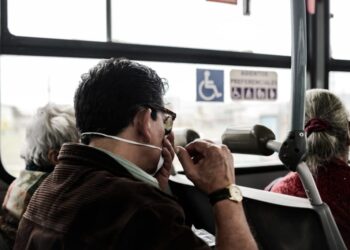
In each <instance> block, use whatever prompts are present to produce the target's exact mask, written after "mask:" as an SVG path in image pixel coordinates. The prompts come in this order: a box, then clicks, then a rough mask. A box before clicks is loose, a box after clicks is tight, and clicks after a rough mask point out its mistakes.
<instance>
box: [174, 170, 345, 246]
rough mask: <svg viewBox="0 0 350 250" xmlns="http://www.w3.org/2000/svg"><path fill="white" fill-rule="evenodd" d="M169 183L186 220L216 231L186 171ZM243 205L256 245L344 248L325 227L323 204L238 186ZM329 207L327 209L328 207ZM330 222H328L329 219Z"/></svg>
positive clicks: (208, 209)
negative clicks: (241, 194)
mask: <svg viewBox="0 0 350 250" xmlns="http://www.w3.org/2000/svg"><path fill="white" fill-rule="evenodd" d="M169 185H170V188H171V191H172V193H173V195H174V196H176V197H177V198H178V200H179V203H180V204H181V205H182V206H183V209H184V211H185V216H186V223H187V224H188V225H192V224H193V225H194V226H195V227H196V228H203V229H205V230H207V231H208V232H210V233H212V234H214V235H215V224H214V218H213V212H212V208H211V205H210V203H209V200H208V198H207V196H206V195H205V194H204V193H202V192H200V191H199V190H198V189H196V188H195V187H194V185H193V184H192V183H191V181H189V180H188V179H187V178H186V176H185V175H182V174H177V175H175V176H171V177H170V181H169ZM240 188H241V190H242V193H243V197H244V199H243V206H244V210H245V214H246V217H247V221H248V223H249V226H250V228H251V231H252V233H253V235H254V237H255V239H256V241H257V243H258V245H259V249H269V250H274V249H276V250H277V249H278V250H280V249H319V250H322V249H343V248H342V246H339V245H338V243H337V242H334V240H333V239H334V238H332V234H333V233H332V231H330V230H329V228H328V227H327V223H328V221H329V220H330V219H333V218H329V217H328V216H327V214H329V208H328V206H327V205H326V204H322V206H319V207H315V206H312V205H311V204H310V202H309V200H308V199H304V198H298V197H293V196H288V195H283V194H277V193H271V192H267V191H263V190H258V189H252V188H247V187H240ZM327 210H328V211H327ZM328 224H329V223H328Z"/></svg>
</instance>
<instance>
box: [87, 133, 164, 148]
mask: <svg viewBox="0 0 350 250" xmlns="http://www.w3.org/2000/svg"><path fill="white" fill-rule="evenodd" d="M84 135H99V136H103V137H107V138H111V139H115V140H118V141H122V142H126V143H130V144H134V145H137V146H146V147H149V148H154V149H158V150H160V151H162V148H161V147H157V146H154V145H150V144H144V143H140V142H136V141H131V140H128V139H124V138H121V137H118V136H112V135H106V134H103V133H99V132H85V133H81V136H84Z"/></svg>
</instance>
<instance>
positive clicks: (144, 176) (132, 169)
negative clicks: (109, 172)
mask: <svg viewBox="0 0 350 250" xmlns="http://www.w3.org/2000/svg"><path fill="white" fill-rule="evenodd" d="M95 148H96V149H98V150H100V151H102V152H104V153H106V154H108V155H109V156H111V157H112V158H113V159H114V160H116V161H117V162H119V163H120V164H121V165H122V166H123V167H124V168H125V169H126V170H127V171H128V172H129V173H130V174H131V175H132V176H134V177H135V178H136V179H138V180H140V181H143V182H145V183H148V184H150V185H152V186H154V187H156V188H159V183H158V181H157V179H156V178H154V177H153V176H151V175H150V174H148V173H146V172H145V171H143V170H142V169H141V168H139V167H138V166H136V165H135V164H134V163H132V162H130V161H128V160H126V159H124V158H122V157H121V156H119V155H116V154H113V153H112V152H109V151H107V150H104V149H102V148H97V147H95Z"/></svg>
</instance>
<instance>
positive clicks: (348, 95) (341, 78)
mask: <svg viewBox="0 0 350 250" xmlns="http://www.w3.org/2000/svg"><path fill="white" fill-rule="evenodd" d="M349 82H350V73H348V72H329V90H330V91H332V92H333V93H334V94H336V95H337V96H338V97H339V98H340V99H341V100H342V102H343V103H344V104H345V106H346V107H347V109H348V110H350V89H349V88H348V84H349ZM349 118H350V117H349Z"/></svg>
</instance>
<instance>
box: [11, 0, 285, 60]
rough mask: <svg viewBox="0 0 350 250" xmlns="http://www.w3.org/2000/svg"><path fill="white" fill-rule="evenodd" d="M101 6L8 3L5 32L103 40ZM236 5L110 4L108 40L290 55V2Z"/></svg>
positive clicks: (122, 0) (195, 0)
mask: <svg viewBox="0 0 350 250" xmlns="http://www.w3.org/2000/svg"><path fill="white" fill-rule="evenodd" d="M106 2H107V1H99V0H93V1H84V0H79V1H77V0H75V1H69V0H55V1H54V0H51V1H45V0H28V1H8V26H9V30H10V32H11V33H12V34H14V35H17V36H30V37H43V38H61V39H77V40H91V41H107V39H108V38H107V37H108V36H109V35H107V33H108V32H109V30H108V29H109V28H108V26H107V22H106V17H107V16H108V15H107V13H106V12H107V11H106ZM242 2H243V1H238V4H237V6H236V5H229V4H220V3H215V2H210V1H205V0H191V1H187V0H176V1H164V0H148V1H136V0H114V1H111V11H110V15H111V16H110V20H111V29H110V36H111V40H112V41H114V42H118V43H130V44H143V45H159V46H174V47H183V48H200V49H213V50H223V51H241V52H252V53H261V54H272V55H290V54H291V53H290V51H291V34H290V29H289V27H290V26H291V23H290V20H291V16H290V1H280V0H265V1H255V2H254V4H253V5H252V8H251V15H249V16H244V15H243V14H242V8H243V6H242V4H243V3H242ZM267 6H271V7H267ZM144 10H147V11H144ZM276 10H278V11H276ZM63 13H64V15H63ZM18 17H20V18H18ZM130 20H132V21H130ZM276 20H278V21H276ZM286 27H288V28H286ZM276 34H279V35H278V36H276Z"/></svg>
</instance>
